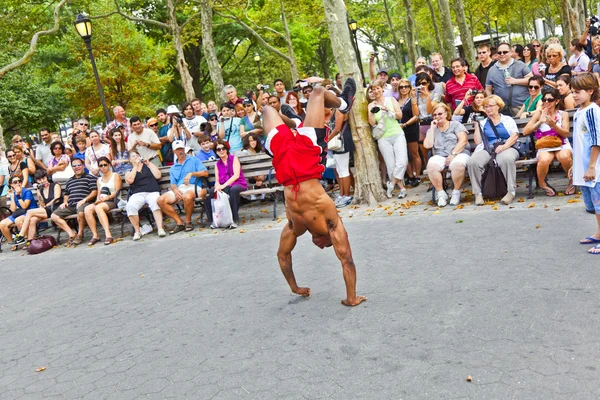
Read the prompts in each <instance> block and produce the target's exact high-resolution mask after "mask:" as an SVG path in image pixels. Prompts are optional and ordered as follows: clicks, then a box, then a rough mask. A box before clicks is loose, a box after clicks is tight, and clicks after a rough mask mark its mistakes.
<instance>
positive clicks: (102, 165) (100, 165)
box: [98, 163, 108, 168]
mask: <svg viewBox="0 0 600 400" xmlns="http://www.w3.org/2000/svg"><path fill="white" fill-rule="evenodd" d="M98 166H99V167H102V168H104V167H108V164H106V163H104V164H98Z"/></svg>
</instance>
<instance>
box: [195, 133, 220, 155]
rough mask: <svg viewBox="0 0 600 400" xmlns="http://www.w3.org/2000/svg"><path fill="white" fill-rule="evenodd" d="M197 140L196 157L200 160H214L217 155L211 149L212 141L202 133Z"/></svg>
mask: <svg viewBox="0 0 600 400" xmlns="http://www.w3.org/2000/svg"><path fill="white" fill-rule="evenodd" d="M198 141H199V142H200V151H198V153H197V154H196V157H197V158H198V159H199V160H200V161H215V160H216V159H217V155H216V154H215V152H214V150H213V147H214V143H213V142H212V141H211V140H210V138H209V137H208V136H206V135H204V136H201V137H200V139H198Z"/></svg>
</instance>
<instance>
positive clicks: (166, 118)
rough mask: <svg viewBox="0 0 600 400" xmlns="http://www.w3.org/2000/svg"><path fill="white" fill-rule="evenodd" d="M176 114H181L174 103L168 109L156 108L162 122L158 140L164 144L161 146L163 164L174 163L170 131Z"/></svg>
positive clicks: (157, 115)
mask: <svg viewBox="0 0 600 400" xmlns="http://www.w3.org/2000/svg"><path fill="white" fill-rule="evenodd" d="M175 115H179V109H178V108H177V107H176V106H174V105H170V106H169V107H167V109H166V110H165V109H164V108H159V109H158V110H156V117H157V118H158V120H159V121H160V123H161V124H162V125H161V127H160V130H159V131H158V140H159V141H160V144H161V145H162V147H161V148H160V154H161V156H162V163H163V165H171V164H173V150H172V149H171V140H170V139H169V131H170V130H171V128H172V126H173V124H172V122H173V119H174V118H175V117H174V116H175Z"/></svg>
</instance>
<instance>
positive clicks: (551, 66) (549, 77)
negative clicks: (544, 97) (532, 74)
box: [542, 43, 571, 88]
mask: <svg viewBox="0 0 600 400" xmlns="http://www.w3.org/2000/svg"><path fill="white" fill-rule="evenodd" d="M546 44H547V43H546ZM546 61H547V63H548V65H547V67H546V70H545V71H543V72H542V76H543V77H544V83H545V84H546V85H545V87H546V88H547V87H553V88H555V87H556V80H557V79H558V77H559V76H561V75H562V74H568V75H571V67H569V65H568V64H567V63H566V62H564V61H563V48H562V46H561V45H560V44H559V43H550V44H547V46H546Z"/></svg>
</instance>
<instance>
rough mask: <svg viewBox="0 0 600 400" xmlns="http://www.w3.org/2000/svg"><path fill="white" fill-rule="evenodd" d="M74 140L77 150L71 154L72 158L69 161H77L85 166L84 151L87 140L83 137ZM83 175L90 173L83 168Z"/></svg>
mask: <svg viewBox="0 0 600 400" xmlns="http://www.w3.org/2000/svg"><path fill="white" fill-rule="evenodd" d="M75 140H76V141H75V148H76V149H77V151H76V152H75V153H74V154H73V157H71V161H73V160H75V159H79V160H81V161H82V162H83V164H84V165H85V150H86V144H87V140H86V138H85V137H83V136H78V137H77V139H75ZM85 173H86V174H89V173H90V171H89V170H88V169H87V168H85Z"/></svg>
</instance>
